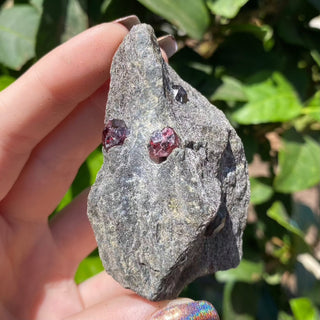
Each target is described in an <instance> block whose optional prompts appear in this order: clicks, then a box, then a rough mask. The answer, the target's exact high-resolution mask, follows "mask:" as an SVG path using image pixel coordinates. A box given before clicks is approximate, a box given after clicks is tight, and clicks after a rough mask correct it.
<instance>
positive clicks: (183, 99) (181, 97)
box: [172, 84, 189, 103]
mask: <svg viewBox="0 0 320 320" xmlns="http://www.w3.org/2000/svg"><path fill="white" fill-rule="evenodd" d="M172 89H173V91H174V93H175V97H174V98H175V99H176V100H177V101H178V102H180V103H187V102H188V101H189V99H188V95H187V91H186V90H185V89H184V88H183V87H182V86H180V85H175V84H174V85H173V86H172Z"/></svg>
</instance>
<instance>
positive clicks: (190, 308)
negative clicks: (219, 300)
mask: <svg viewBox="0 0 320 320" xmlns="http://www.w3.org/2000/svg"><path fill="white" fill-rule="evenodd" d="M150 320H220V318H219V315H218V312H217V311H216V309H215V308H214V307H213V305H212V304H211V303H209V302H208V301H193V302H189V303H184V304H178V305H171V306H169V307H166V308H164V309H162V310H160V311H158V312H157V313H156V314H154V315H153V316H152V318H151V319H150Z"/></svg>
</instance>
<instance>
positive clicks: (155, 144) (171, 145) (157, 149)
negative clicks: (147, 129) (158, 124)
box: [148, 127, 180, 163]
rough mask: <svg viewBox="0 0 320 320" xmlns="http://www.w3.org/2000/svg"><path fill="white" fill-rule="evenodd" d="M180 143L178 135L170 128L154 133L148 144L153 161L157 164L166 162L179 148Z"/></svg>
mask: <svg viewBox="0 0 320 320" xmlns="http://www.w3.org/2000/svg"><path fill="white" fill-rule="evenodd" d="M179 143H180V140H179V137H178V135H177V134H176V133H175V131H174V130H173V129H172V128H170V127H166V128H163V129H162V130H161V131H160V130H157V131H154V132H153V133H152V135H151V138H150V142H149V144H148V150H149V155H150V158H151V160H152V161H154V162H156V163H161V162H163V161H165V160H166V159H167V157H168V156H169V155H170V153H171V152H172V151H173V150H174V149H175V148H177V147H179Z"/></svg>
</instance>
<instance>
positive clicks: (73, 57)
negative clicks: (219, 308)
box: [0, 17, 217, 320]
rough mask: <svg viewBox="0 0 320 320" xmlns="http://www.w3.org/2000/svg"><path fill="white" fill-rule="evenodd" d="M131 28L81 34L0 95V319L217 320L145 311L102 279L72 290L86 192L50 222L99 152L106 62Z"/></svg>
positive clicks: (172, 307)
mask: <svg viewBox="0 0 320 320" xmlns="http://www.w3.org/2000/svg"><path fill="white" fill-rule="evenodd" d="M132 22H133V23H137V22H139V20H138V19H137V18H134V17H129V18H125V19H123V21H122V22H121V24H120V23H106V24H102V25H99V26H96V27H94V28H91V29H89V30H87V31H86V32H84V33H82V34H80V35H79V36H77V37H75V38H73V39H72V40H70V41H68V42H67V43H65V44H63V45H61V46H60V47H58V48H56V49H55V50H53V51H52V52H50V53H49V54H48V55H46V56H45V57H44V58H43V59H41V60H40V61H39V62H38V63H37V64H35V65H34V66H33V67H32V68H30V69H29V70H28V71H27V72H26V73H25V74H24V75H23V76H22V77H21V78H19V79H18V80H17V81H16V82H15V83H13V84H12V85H11V86H10V87H8V88H7V89H6V90H4V91H2V92H1V93H0V178H1V180H0V319H5V320H37V319H39V320H61V319H69V320H71V319H73V320H82V319H90V320H93V319H106V320H107V319H112V320H114V319H117V320H118V319H130V320H134V319H139V320H142V319H144V320H145V319H150V317H151V315H152V314H154V313H156V314H154V316H153V319H170V320H174V319H180V317H182V316H183V315H184V316H186V315H188V314H190V315H191V316H192V315H196V314H199V310H200V311H201V312H202V313H201V314H206V315H207V317H206V318H205V319H217V318H216V317H215V316H217V314H216V312H215V310H214V308H213V307H212V306H211V305H210V304H208V303H207V302H199V303H198V302H192V300H190V299H183V300H174V301H171V302H168V301H163V302H157V303H156V302H150V301H147V300H145V299H143V298H141V297H139V296H138V295H136V294H135V293H133V292H132V291H130V290H126V289H124V288H122V287H121V286H120V285H119V284H118V283H117V282H115V281H114V280H113V279H112V278H111V277H110V276H108V275H107V273H105V272H102V273H100V274H98V275H96V276H95V277H93V278H91V279H89V280H87V281H85V282H83V283H82V284H80V285H76V284H75V282H74V280H73V279H74V274H75V272H76V270H77V267H78V265H79V263H80V261H81V260H82V259H83V258H85V257H86V256H87V255H88V254H89V253H90V252H91V251H92V250H93V249H94V248H95V247H96V241H95V238H94V235H93V232H92V229H91V227H90V224H89V222H88V219H87V215H86V200H87V193H88V192H87V191H85V192H83V193H82V194H80V196H78V197H77V198H76V199H75V200H74V201H73V203H72V204H71V205H69V206H68V207H66V208H65V209H64V210H63V211H61V212H60V213H59V214H58V215H57V216H55V218H54V219H52V220H51V221H50V223H48V216H49V215H50V213H51V212H52V211H53V210H54V209H55V207H56V206H57V205H58V203H59V202H60V200H61V199H62V197H63V195H64V194H65V193H66V191H67V190H68V188H69V186H70V185H71V183H72V181H73V179H74V177H75V176H76V174H77V171H78V169H79V167H80V166H81V164H82V163H83V161H85V159H86V157H87V156H88V155H89V154H90V153H91V152H92V151H93V150H94V149H95V148H96V147H97V146H98V145H99V143H100V139H101V132H102V129H103V119H104V109H105V103H106V99H107V89H108V77H109V70H110V64H111V60H112V57H113V55H114V53H115V51H116V49H117V47H118V46H119V44H120V43H121V41H122V39H123V37H124V36H125V35H126V34H127V32H128V29H127V28H126V27H125V26H124V25H127V27H130V24H132ZM159 43H160V45H161V46H162V48H163V49H164V51H165V52H166V53H167V55H166V54H165V52H163V55H164V57H165V58H167V56H168V55H172V54H173V53H174V52H175V51H176V44H175V42H174V40H173V39H172V37H171V38H170V37H165V38H161V40H159ZM162 307H165V308H164V310H160V311H159V312H156V311H157V310H158V309H160V308H162ZM168 314H170V316H169V318H168V317H167V315H168ZM190 319H191V318H190ZM192 319H197V318H196V317H194V316H192ZM203 319H204V318H203Z"/></svg>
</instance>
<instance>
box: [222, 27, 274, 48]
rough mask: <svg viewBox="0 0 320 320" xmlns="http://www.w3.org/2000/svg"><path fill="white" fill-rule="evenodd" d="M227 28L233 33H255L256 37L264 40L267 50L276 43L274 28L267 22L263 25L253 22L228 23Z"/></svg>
mask: <svg viewBox="0 0 320 320" xmlns="http://www.w3.org/2000/svg"><path fill="white" fill-rule="evenodd" d="M227 30H228V31H230V32H233V33H234V32H246V33H251V34H253V35H254V36H255V37H257V38H258V39H259V40H261V41H262V43H263V46H264V48H265V49H266V50H267V51H269V50H270V49H272V47H273V45H274V40H273V29H272V28H271V27H270V26H268V25H266V24H264V25H261V26H256V25H253V24H233V25H228V26H227Z"/></svg>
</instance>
